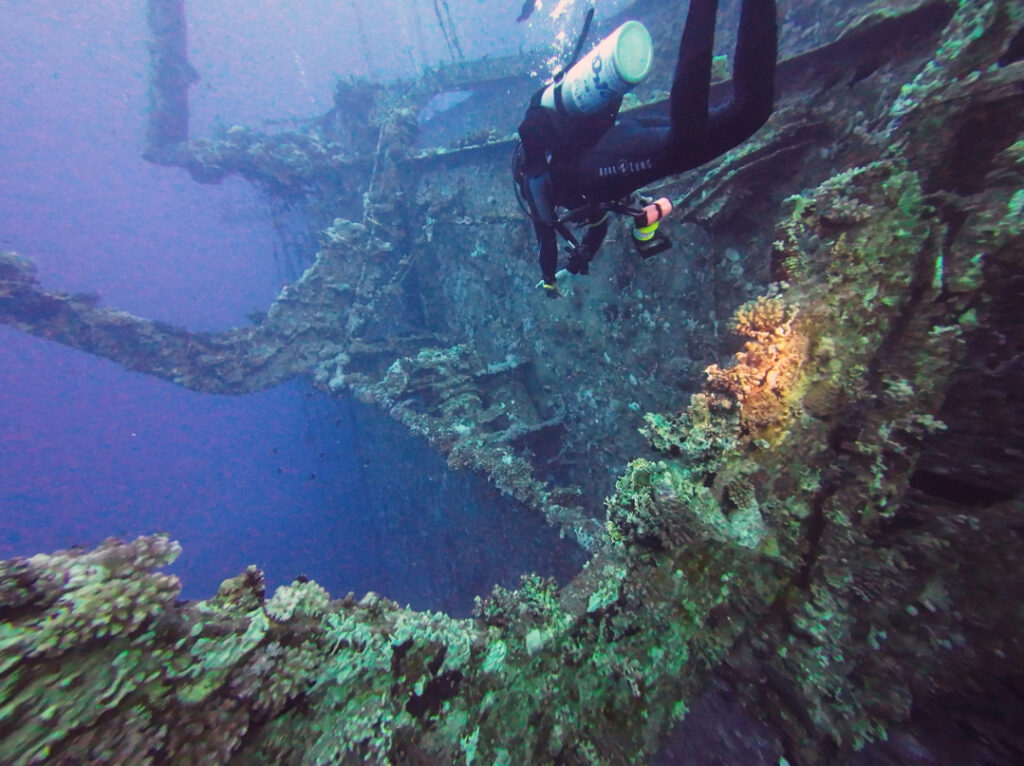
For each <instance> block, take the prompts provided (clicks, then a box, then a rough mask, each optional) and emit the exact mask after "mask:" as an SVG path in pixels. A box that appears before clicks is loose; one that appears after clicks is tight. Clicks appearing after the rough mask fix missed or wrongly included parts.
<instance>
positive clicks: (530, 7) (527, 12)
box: [516, 0, 537, 24]
mask: <svg viewBox="0 0 1024 766" xmlns="http://www.w3.org/2000/svg"><path fill="white" fill-rule="evenodd" d="M536 8H537V0H525V2H523V9H522V10H521V11H519V18H518V19H516V23H517V24H518V23H520V22H522V21H526V20H527V19H528V18H530V16H532V15H533V12H534V10H536Z"/></svg>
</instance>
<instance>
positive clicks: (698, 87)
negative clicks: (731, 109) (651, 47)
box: [669, 0, 718, 141]
mask: <svg viewBox="0 0 1024 766" xmlns="http://www.w3.org/2000/svg"><path fill="white" fill-rule="evenodd" d="M717 13H718V0H690V8H689V10H688V11H687V13H686V27H685V28H684V29H683V37H682V39H681V40H680V41H679V58H678V59H677V60H676V71H675V76H674V77H673V78H672V94H671V98H670V99H669V103H670V106H669V116H670V118H671V124H672V136H673V140H674V141H685V140H687V139H688V138H690V137H691V136H702V135H703V134H704V132H705V131H706V130H707V119H708V93H709V91H710V89H711V58H712V53H713V48H714V44H715V15H716V14H717Z"/></svg>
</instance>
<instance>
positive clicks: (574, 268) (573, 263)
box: [566, 246, 594, 274]
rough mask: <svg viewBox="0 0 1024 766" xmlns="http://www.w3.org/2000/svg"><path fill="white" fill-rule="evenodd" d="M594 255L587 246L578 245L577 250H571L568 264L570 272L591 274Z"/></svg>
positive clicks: (567, 267)
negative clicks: (591, 262)
mask: <svg viewBox="0 0 1024 766" xmlns="http://www.w3.org/2000/svg"><path fill="white" fill-rule="evenodd" d="M593 257H594V256H593V254H592V253H590V252H589V251H588V250H587V249H586V248H585V247H582V246H581V247H577V248H576V249H575V250H571V251H569V263H568V264H567V265H566V269H568V271H569V273H570V274H589V273H590V261H591V260H592V259H593Z"/></svg>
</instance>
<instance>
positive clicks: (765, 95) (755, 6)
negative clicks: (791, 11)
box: [703, 0, 778, 161]
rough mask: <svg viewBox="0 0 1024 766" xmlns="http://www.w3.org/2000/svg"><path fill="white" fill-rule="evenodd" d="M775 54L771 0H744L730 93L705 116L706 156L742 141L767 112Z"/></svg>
mask: <svg viewBox="0 0 1024 766" xmlns="http://www.w3.org/2000/svg"><path fill="white" fill-rule="evenodd" d="M777 55H778V22H777V19H776V10H775V0H744V2H743V9H742V11H741V12H740V27H739V33H738V35H737V37H736V53H735V55H734V57H733V67H732V70H733V77H732V87H733V97H732V101H730V102H729V103H728V104H726V105H725V106H723V107H721V108H719V109H716V110H714V111H713V112H712V113H711V115H710V117H709V119H708V134H707V140H706V145H705V146H704V147H703V149H704V152H705V153H706V155H707V157H708V159H711V158H713V157H717V156H718V155H720V154H722V153H723V152H727V151H728V150H729V149H732V148H733V147H735V146H738V145H739V144H741V143H743V142H744V141H746V140H747V139H748V138H749V137H750V136H751V135H753V134H754V133H755V132H756V131H757V130H758V128H760V127H761V126H762V125H764V123H765V122H767V120H768V118H769V117H770V116H771V113H772V108H773V106H774V102H775V61H776V57H777ZM704 161H706V160H704Z"/></svg>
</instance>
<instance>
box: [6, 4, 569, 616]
mask: <svg viewBox="0 0 1024 766" xmlns="http://www.w3.org/2000/svg"><path fill="white" fill-rule="evenodd" d="M419 5H422V4H419ZM521 5H522V4H521V2H520V0H512V1H511V2H501V3H493V4H485V3H480V2H476V0H463V1H462V2H451V0H450V2H449V7H450V8H451V11H452V16H453V18H454V19H456V20H457V21H458V29H459V30H461V34H462V39H461V44H462V48H463V50H464V51H465V53H466V55H467V56H479V55H484V54H490V55H499V54H501V53H508V52H511V51H513V50H515V49H516V48H518V47H519V46H520V45H528V44H536V41H537V40H539V39H542V38H543V39H549V35H550V34H551V33H552V29H553V28H554V27H552V24H553V22H550V20H548V19H546V17H544V16H543V14H539V13H538V14H535V16H536V18H535V19H534V20H531V24H530V25H519V26H516V25H514V24H513V23H512V20H513V19H514V18H515V17H516V15H518V12H519V9H520V7H521ZM414 8H419V6H414V5H412V4H410V3H409V1H408V0H404V2H403V1H402V0H390V2H381V1H380V0H378V1H377V2H374V3H370V2H363V1H362V0H358V1H357V2H355V3H341V4H338V3H335V2H333V1H329V0H309V1H308V2H304V3H303V4H302V6H301V10H300V11H299V12H296V7H295V5H294V4H292V3H280V4H260V5H259V6H258V7H248V6H246V7H245V8H243V7H242V6H240V5H238V4H235V3H228V2H227V1H226V0H205V1H204V2H203V3H198V2H193V3H190V4H189V20H190V25H191V29H190V42H191V53H190V55H191V59H192V63H193V65H195V66H196V68H197V69H198V70H199V71H200V73H201V75H202V77H203V79H202V81H201V82H200V84H199V85H198V86H197V87H196V88H194V89H193V91H192V94H193V101H192V114H193V135H195V136H202V135H204V134H206V133H207V132H208V131H209V130H210V129H211V128H212V127H213V126H215V125H218V124H221V125H229V124H234V123H247V124H252V125H255V126H256V127H259V122H260V120H261V119H267V118H288V117H294V116H299V115H307V114H316V113H318V112H321V111H323V110H325V109H326V108H328V107H329V105H330V103H331V87H332V84H333V81H334V75H335V74H340V75H350V74H357V75H358V74H367V73H370V72H371V70H373V72H374V73H378V70H379V73H380V74H391V75H395V74H409V73H411V72H412V71H415V70H416V68H417V67H420V66H422V65H423V64H425V63H436V62H437V61H440V60H444V58H445V56H446V55H447V54H446V48H445V44H444V42H443V40H442V39H441V37H440V35H439V31H438V29H437V27H436V24H435V23H434V19H433V17H432V14H431V13H428V12H427V11H424V10H422V9H420V10H418V11H417V12H416V13H414V12H413V10H412V9H414ZM355 11H358V13H355ZM144 12H145V4H144V2H143V1H142V0H101V1H98V2H94V3H89V4H88V6H83V5H81V3H79V2H77V0H48V2H46V3H43V4H40V3H37V2H28V1H27V0H14V1H13V2H10V1H9V2H7V3H5V4H4V5H3V6H2V7H0V27H2V28H3V29H4V30H5V44H4V46H3V48H2V49H0V103H2V104H3V105H4V110H5V119H4V126H3V128H2V129H0V167H2V168H3V173H2V174H0V248H2V249H4V250H15V251H18V252H20V253H21V254H23V255H26V256H29V257H31V258H32V259H34V260H35V262H36V264H37V265H38V267H39V272H40V279H41V281H42V282H43V284H44V285H45V286H46V287H48V288H51V289H59V290H66V291H69V292H75V291H88V292H95V293H98V294H99V295H101V296H102V297H103V299H104V303H105V305H109V306H113V307H116V308H119V309H123V310H126V311H130V312H132V313H136V314H139V315H141V316H145V317H148V318H153V319H160V320H164V321H168V322H173V323H176V324H180V325H183V326H185V327H187V328H189V329H193V330H219V329H225V328H227V327H231V326H235V325H239V324H244V323H245V322H246V319H245V317H246V315H247V314H248V313H249V312H251V311H253V310H259V309H265V308H266V307H267V306H268V305H269V303H270V301H271V300H272V299H273V297H274V296H275V295H276V293H277V292H278V290H279V289H280V288H281V286H282V285H283V284H284V283H285V282H286V281H287V280H288V279H289V278H290V276H291V274H290V273H289V270H288V269H287V268H283V267H282V266H281V265H280V264H279V263H278V261H277V260H275V257H274V254H275V248H279V244H280V240H279V238H278V234H277V232H276V231H275V229H274V227H273V217H272V215H271V211H270V207H269V205H268V204H267V203H266V202H265V201H263V200H261V199H260V197H259V195H258V194H257V192H256V191H254V190H253V189H252V188H251V187H249V186H248V185H246V184H245V183H244V182H242V181H240V180H238V179H234V180H228V181H226V182H225V183H224V184H222V185H220V186H197V185H196V184H194V183H193V182H192V181H191V180H190V179H189V178H188V177H187V175H186V174H185V173H184V172H183V171H179V170H174V169H165V168H156V167H153V166H151V165H149V164H147V163H146V162H144V161H143V160H142V159H141V157H140V154H141V151H142V143H143V135H144V130H145V110H146V72H147V65H148V53H147V49H146V40H147V36H148V32H147V29H146V27H145V14H144ZM327 15H329V18H326V19H325V18H322V17H321V16H327ZM534 22H536V23H534ZM489 25H491V26H489ZM360 31H361V33H362V36H361V37H360V36H359V33H360ZM396 39H400V40H401V41H402V44H401V45H398V46H396V45H395V44H394V43H395V40H396ZM388 46H390V47H388ZM381 50H387V51H388V53H389V55H388V56H387V57H384V58H382V57H381V56H380V55H379V52H380V51H381ZM410 469H412V470H410ZM410 476H413V477H414V478H409V477H410ZM403 477H404V478H403ZM156 531H166V532H168V533H170V534H171V535H172V536H173V537H175V538H176V539H178V540H180V541H181V542H182V543H183V545H184V549H185V550H184V554H183V555H182V557H181V559H180V560H179V562H178V563H177V564H176V565H175V566H174V568H173V571H174V572H176V573H177V574H179V575H180V576H181V577H182V579H183V582H184V595H185V597H188V598H200V597H205V596H209V595H211V594H212V593H213V592H214V590H215V588H216V586H217V584H218V583H219V582H220V581H221V580H222V579H224V578H226V577H230V576H232V575H234V574H237V573H238V572H239V571H241V570H242V569H243V568H244V567H245V566H246V565H248V564H251V563H255V564H258V565H259V566H261V567H262V568H264V569H265V571H266V573H267V576H268V579H269V581H270V583H271V584H272V585H273V584H275V583H281V582H286V581H288V580H290V579H291V578H292V577H293V576H294V575H295V574H299V573H302V574H305V575H307V576H309V577H312V578H315V579H316V580H318V581H319V582H321V583H322V584H324V585H325V586H326V587H327V588H328V589H329V590H331V591H332V593H334V594H336V595H343V594H344V593H345V592H347V591H348V590H354V591H356V592H357V594H360V593H362V592H363V591H365V590H367V589H371V588H372V589H374V590H377V591H379V592H381V593H383V594H384V595H387V596H389V597H392V598H395V599H396V600H398V601H401V602H403V603H405V602H410V603H412V604H413V605H414V606H417V607H420V608H423V607H432V608H448V609H453V610H455V611H460V612H465V611H466V610H467V609H468V605H469V603H470V602H471V598H472V595H473V594H474V593H486V592H487V591H489V589H490V585H491V584H492V583H493V582H499V581H500V582H503V583H504V584H506V585H514V584H515V582H516V581H517V575H518V573H519V572H522V571H525V570H527V569H538V570H540V571H551V572H554V571H558V572H559V573H560V574H561V575H562V576H563V577H564V576H567V575H568V573H570V572H571V571H572V568H573V566H575V565H576V564H578V563H579V561H580V560H581V555H580V554H579V552H578V551H574V550H572V549H569V548H568V546H567V544H564V543H560V542H559V541H557V539H556V536H555V535H554V533H553V532H552V531H551V530H549V529H545V528H543V527H542V526H541V522H540V521H539V519H538V518H537V517H535V516H534V515H532V514H530V513H528V512H526V511H524V510H522V509H519V508H517V507H515V506H514V505H513V504H510V503H508V502H507V501H505V500H503V499H501V498H498V497H497V496H496V495H495V494H494V493H492V492H490V491H489V489H488V488H487V487H485V486H484V485H483V484H482V482H480V481H479V480H475V479H474V478H473V477H470V476H467V475H455V474H451V473H448V472H446V471H445V469H444V465H443V461H442V460H441V459H440V457H438V456H437V455H435V454H434V453H432V452H431V451H430V450H429V449H428V448H427V447H426V446H425V445H424V444H422V443H420V442H419V441H416V440H414V439H410V438H409V437H408V436H407V434H406V433H405V432H404V430H403V429H401V428H400V427H399V426H397V425H395V424H393V423H391V422H390V421H387V420H386V419H384V418H383V416H382V415H380V414H379V413H377V412H374V411H370V410H368V409H367V408H366V407H364V406H362V405H356V404H354V403H352V402H344V401H342V402H339V401H334V400H328V399H326V398H325V397H323V396H322V395H320V394H314V393H313V392H311V391H310V390H309V389H308V388H307V387H305V386H304V385H303V384H302V383H301V382H300V381H293V382H291V383H289V384H287V385H284V386H282V387H280V388H278V389H275V390H272V391H267V392H263V393H260V394H256V395H252V396H247V397H215V396H208V395H204V394H198V393H194V392H191V391H187V390H184V389H180V388H177V387H175V386H173V385H171V384H168V383H165V382H163V381H159V380H155V379H151V378H147V377H145V376H142V375H138V374H136V373H131V372H128V371H125V370H123V369H121V368H119V367H118V366H116V365H114V364H112V363H110V362H107V361H104V360H101V359H97V358H94V357H90V356H88V355H86V354H84V353H80V352H77V351H73V350H70V349H67V348H64V347H61V346H58V345H55V344H52V343H49V342H46V341H43V340H39V339H36V338H32V337H29V336H26V335H23V334H20V333H17V332H15V331H13V330H11V329H10V328H7V327H0V558H8V557H10V556H15V555H29V554H32V553H36V552H41V551H49V550H55V549H58V548H64V547H68V546H71V545H75V544H82V545H93V544H95V543H97V542H98V541H100V540H102V539H103V538H105V537H107V536H111V535H114V536H133V535H136V534H144V533H151V532H156ZM510 538H511V539H516V540H518V541H520V542H521V543H522V544H521V545H520V546H518V556H517V557H516V558H510V557H509V554H508V553H507V551H505V550H503V549H504V548H507V547H508V546H507V545H506V541H507V540H508V539H510ZM555 561H557V562H559V565H558V566H556V564H554V563H553V562H555Z"/></svg>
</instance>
